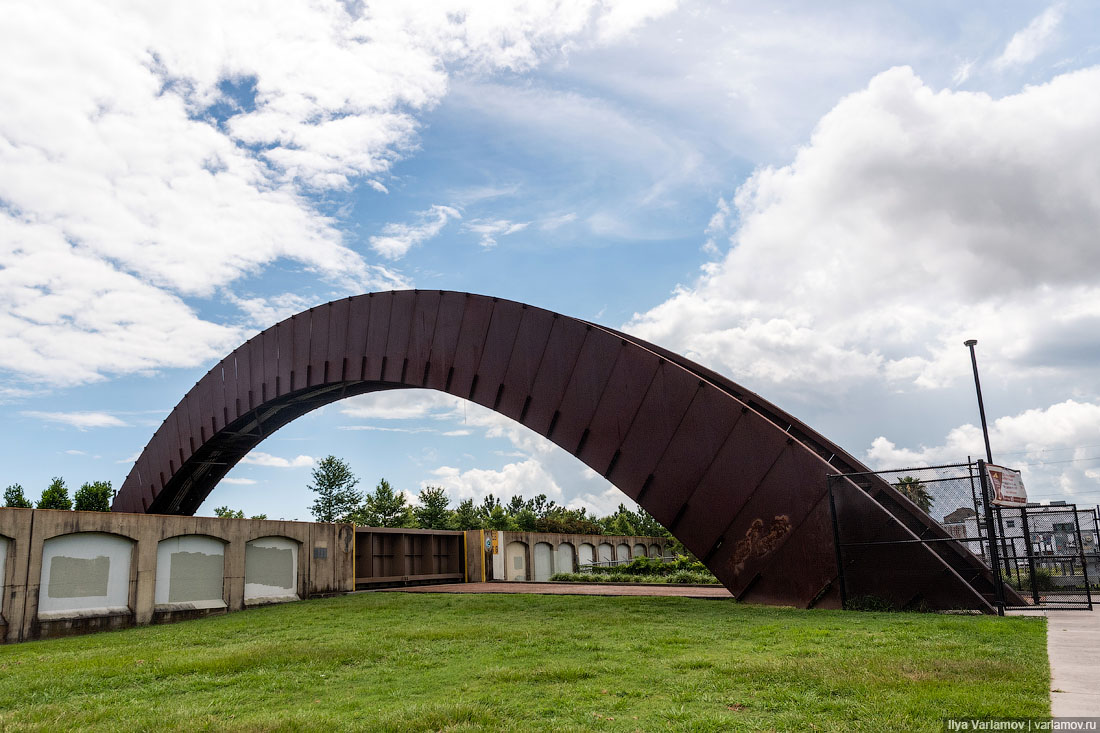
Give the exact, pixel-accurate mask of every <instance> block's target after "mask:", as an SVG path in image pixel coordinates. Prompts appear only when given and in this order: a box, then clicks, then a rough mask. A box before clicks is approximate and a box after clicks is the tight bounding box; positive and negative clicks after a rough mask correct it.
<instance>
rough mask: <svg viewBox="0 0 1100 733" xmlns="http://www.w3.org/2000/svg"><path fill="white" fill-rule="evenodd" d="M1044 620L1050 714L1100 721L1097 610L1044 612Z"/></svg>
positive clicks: (1099, 616)
mask: <svg viewBox="0 0 1100 733" xmlns="http://www.w3.org/2000/svg"><path fill="white" fill-rule="evenodd" d="M1046 617H1047V654H1048V655H1049V656H1050V688H1051V693H1050V708H1051V713H1053V715H1054V717H1056V718H1066V717H1094V716H1095V717H1100V609H1096V608H1095V607H1094V609H1093V611H1092V612H1091V613H1090V612H1088V611H1047V612H1046Z"/></svg>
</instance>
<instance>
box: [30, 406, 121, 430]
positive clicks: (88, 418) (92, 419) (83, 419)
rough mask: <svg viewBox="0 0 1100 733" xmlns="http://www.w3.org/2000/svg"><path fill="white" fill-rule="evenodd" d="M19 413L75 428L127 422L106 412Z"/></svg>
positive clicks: (104, 426)
mask: <svg viewBox="0 0 1100 733" xmlns="http://www.w3.org/2000/svg"><path fill="white" fill-rule="evenodd" d="M20 414H21V415H23V416H24V417H33V418H34V419H36V420H45V421H46V422H56V423H61V424H63V425H69V426H70V427H74V428H76V429H77V430H88V429H89V428H122V427H126V426H127V424H128V423H125V422H123V421H122V420H119V419H118V418H117V417H115V416H114V415H111V414H109V413H106V412H42V411H40V410H24V411H23V412H21V413H20Z"/></svg>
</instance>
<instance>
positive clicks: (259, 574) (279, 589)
mask: <svg viewBox="0 0 1100 733" xmlns="http://www.w3.org/2000/svg"><path fill="white" fill-rule="evenodd" d="M296 600H298V543H297V542H296V541H294V540H292V539H290V538H289V537H257V538H256V539H254V540H251V541H249V542H248V544H247V545H245V550H244V602H245V603H246V604H259V603H278V602H281V601H296Z"/></svg>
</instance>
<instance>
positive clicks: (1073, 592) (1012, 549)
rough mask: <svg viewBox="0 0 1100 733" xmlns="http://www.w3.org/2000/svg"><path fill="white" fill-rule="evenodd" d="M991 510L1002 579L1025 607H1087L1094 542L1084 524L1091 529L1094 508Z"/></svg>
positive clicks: (1092, 576) (1030, 506)
mask: <svg viewBox="0 0 1100 733" xmlns="http://www.w3.org/2000/svg"><path fill="white" fill-rule="evenodd" d="M995 513H996V526H995V530H996V533H997V535H998V536H999V538H1000V540H999V549H1000V556H1001V558H1002V563H1003V571H1002V577H1003V578H1004V580H1005V582H1007V583H1008V584H1009V585H1011V586H1012V587H1013V588H1015V589H1016V590H1018V591H1019V592H1020V594H1021V595H1023V596H1024V597H1025V599H1026V600H1027V601H1028V605H1029V606H1041V607H1043V608H1061V609H1075V608H1081V609H1089V610H1091V609H1092V588H1091V586H1092V585H1095V584H1096V582H1097V577H1098V576H1097V567H1096V563H1097V555H1096V543H1095V539H1094V538H1093V536H1092V534H1091V532H1089V533H1088V534H1086V533H1085V532H1083V531H1082V524H1085V528H1086V529H1089V527H1088V523H1089V522H1091V520H1092V519H1093V514H1092V512H1091V511H1086V510H1078V509H1077V507H1076V505H1074V504H1066V503H1064V502H1059V503H1057V504H1050V505H1042V506H1038V505H1034V504H1028V505H1026V506H1022V507H997V508H996V510H995ZM1086 537H1087V538H1088V540H1092V541H1091V542H1087V541H1086ZM1009 608H1012V606H1009Z"/></svg>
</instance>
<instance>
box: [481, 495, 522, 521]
mask: <svg viewBox="0 0 1100 733" xmlns="http://www.w3.org/2000/svg"><path fill="white" fill-rule="evenodd" d="M519 499H520V501H523V497H522V496H521V497H519ZM495 507H500V509H501V511H503V512H504V513H505V514H507V513H508V510H507V509H505V508H504V507H502V506H500V499H498V498H496V497H495V496H493V495H492V494H489V495H488V496H486V497H485V498H484V499H482V500H481V504H480V505H479V506H478V508H477V511H478V514H480V515H481V521H482V522H488V521H489V517H491V516H492V515H493V509H494V508H495ZM486 526H488V525H486Z"/></svg>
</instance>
